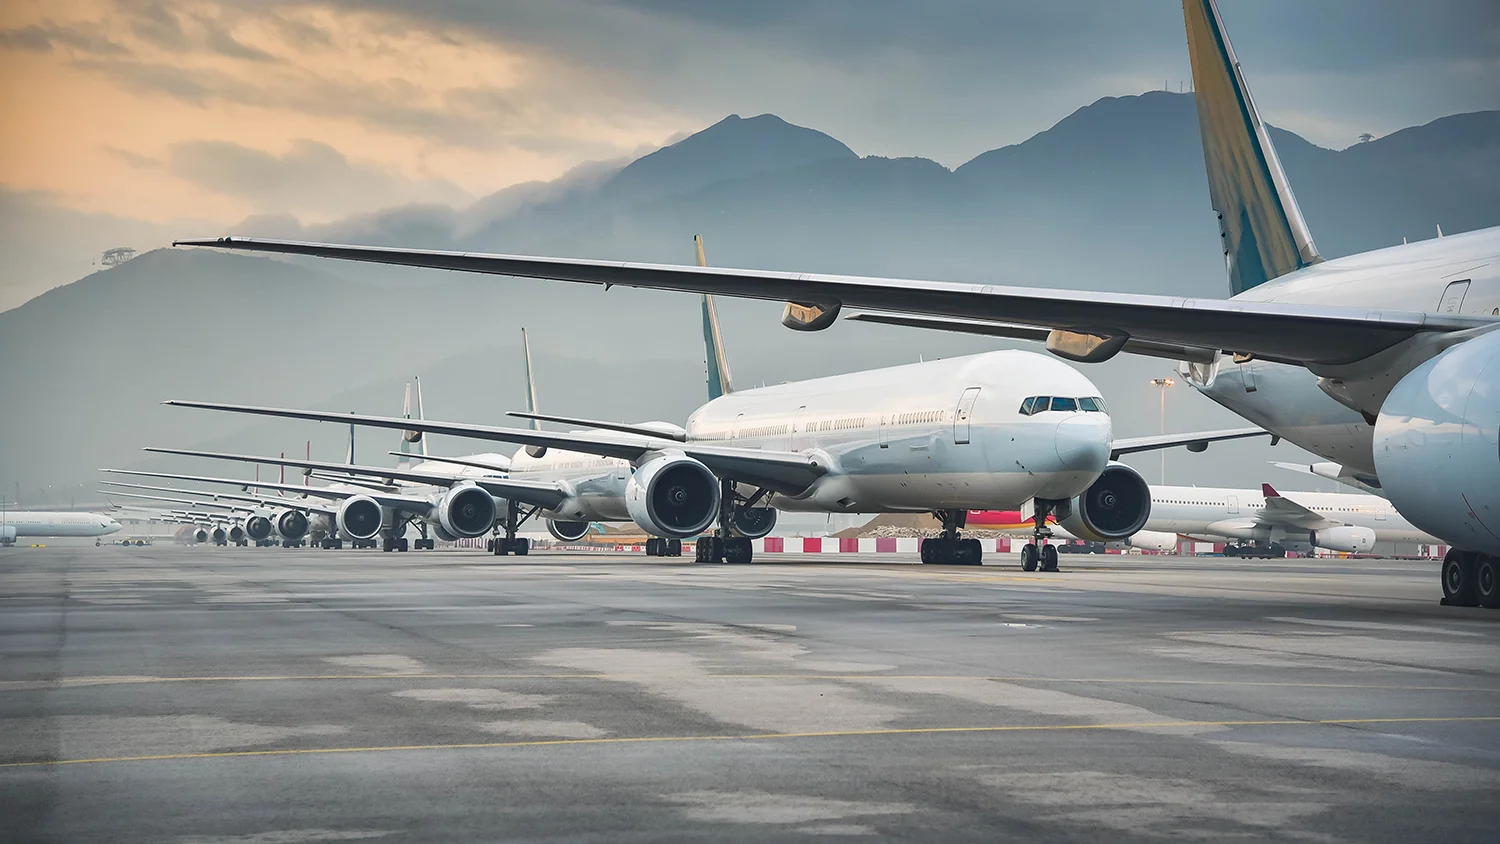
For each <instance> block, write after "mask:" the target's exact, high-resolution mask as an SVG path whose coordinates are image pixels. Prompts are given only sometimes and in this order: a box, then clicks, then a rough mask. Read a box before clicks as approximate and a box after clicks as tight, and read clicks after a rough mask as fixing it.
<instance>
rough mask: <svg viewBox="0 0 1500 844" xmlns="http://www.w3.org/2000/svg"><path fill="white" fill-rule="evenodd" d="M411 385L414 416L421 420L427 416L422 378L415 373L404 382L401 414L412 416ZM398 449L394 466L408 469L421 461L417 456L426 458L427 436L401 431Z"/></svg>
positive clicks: (420, 433)
mask: <svg viewBox="0 0 1500 844" xmlns="http://www.w3.org/2000/svg"><path fill="white" fill-rule="evenodd" d="M413 386H415V387H416V393H417V417H416V418H417V420H418V421H422V420H424V419H426V418H427V415H426V412H425V411H424V410H423V408H422V379H421V378H420V377H418V376H415V375H414V376H412V379H411V381H409V382H407V384H406V401H405V403H404V404H403V405H402V407H401V415H402V416H403V417H404V418H406V419H410V418H412V415H411V395H412V388H413ZM350 437H351V439H350V441H351V442H352V441H353V435H352V434H351V435H350ZM351 448H352V447H351ZM398 451H400V457H399V458H398V459H397V460H396V468H398V469H409V468H411V467H412V465H413V464H416V463H419V462H421V461H420V460H418V459H417V458H418V457H421V458H422V459H423V460H425V459H427V438H426V437H424V436H422V432H421V431H402V432H401V445H400V446H399V447H398ZM350 462H351V463H352V462H353V461H352V460H351V461H350Z"/></svg>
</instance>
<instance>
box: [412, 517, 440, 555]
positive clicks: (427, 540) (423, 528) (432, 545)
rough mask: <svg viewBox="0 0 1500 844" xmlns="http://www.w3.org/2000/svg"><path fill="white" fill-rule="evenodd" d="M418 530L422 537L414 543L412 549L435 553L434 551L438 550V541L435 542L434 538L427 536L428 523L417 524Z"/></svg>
mask: <svg viewBox="0 0 1500 844" xmlns="http://www.w3.org/2000/svg"><path fill="white" fill-rule="evenodd" d="M417 530H418V531H419V532H420V533H421V534H422V535H421V536H420V537H418V538H417V539H416V541H414V542H412V544H411V547H412V548H415V549H416V550H418V551H422V550H427V551H433V550H436V548H437V540H435V539H433V538H432V537H430V536H428V535H427V523H426V522H421V521H419V522H417Z"/></svg>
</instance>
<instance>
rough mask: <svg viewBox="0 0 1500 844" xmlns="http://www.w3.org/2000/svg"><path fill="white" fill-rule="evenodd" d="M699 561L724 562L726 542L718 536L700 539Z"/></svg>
mask: <svg viewBox="0 0 1500 844" xmlns="http://www.w3.org/2000/svg"><path fill="white" fill-rule="evenodd" d="M697 561H698V562H700V563H722V562H724V540H723V539H721V538H720V537H717V536H700V537H698V554H697Z"/></svg>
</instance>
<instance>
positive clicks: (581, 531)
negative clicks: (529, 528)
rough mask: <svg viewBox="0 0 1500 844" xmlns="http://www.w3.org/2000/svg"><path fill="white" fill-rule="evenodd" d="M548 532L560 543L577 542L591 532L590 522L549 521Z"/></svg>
mask: <svg viewBox="0 0 1500 844" xmlns="http://www.w3.org/2000/svg"><path fill="white" fill-rule="evenodd" d="M547 532H548V533H550V534H552V538H553V539H556V540H557V541H558V542H577V541H578V540H580V539H582V538H584V537H585V536H587V535H588V532H589V523H588V522H554V521H552V520H551V519H548V520H547Z"/></svg>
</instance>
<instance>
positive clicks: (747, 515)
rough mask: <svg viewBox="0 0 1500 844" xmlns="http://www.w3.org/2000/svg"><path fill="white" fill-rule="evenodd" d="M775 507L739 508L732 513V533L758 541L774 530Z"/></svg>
mask: <svg viewBox="0 0 1500 844" xmlns="http://www.w3.org/2000/svg"><path fill="white" fill-rule="evenodd" d="M776 515H777V510H776V508H775V507H740V508H737V509H736V510H735V511H734V532H735V533H737V534H739V535H740V536H744V537H747V538H749V539H760V538H761V537H762V536H765V535H766V534H769V533H770V532H771V531H773V530H775V529H776Z"/></svg>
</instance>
